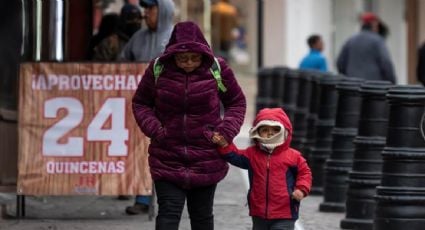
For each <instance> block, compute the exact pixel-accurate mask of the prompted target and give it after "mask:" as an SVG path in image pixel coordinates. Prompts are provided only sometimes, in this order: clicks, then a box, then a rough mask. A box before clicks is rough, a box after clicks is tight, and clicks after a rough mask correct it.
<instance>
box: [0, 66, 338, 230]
mask: <svg viewBox="0 0 425 230" xmlns="http://www.w3.org/2000/svg"><path fill="white" fill-rule="evenodd" d="M238 80H239V82H240V84H241V86H242V88H243V90H244V92H245V94H246V96H247V100H248V112H247V117H246V120H245V125H244V126H243V129H242V131H241V133H240V135H239V136H238V137H237V139H236V143H237V144H238V146H240V147H244V146H246V145H247V144H248V138H247V133H248V130H249V128H250V124H251V121H252V119H253V116H254V115H255V114H254V113H255V94H256V78H255V76H254V75H247V74H238ZM246 181H247V180H246V174H245V173H244V172H243V171H241V170H239V169H237V168H235V167H231V170H230V172H229V174H228V175H227V177H226V178H225V179H224V180H223V181H222V182H221V183H219V185H218V188H217V192H216V198H215V206H214V213H215V226H216V229H218V230H227V229H228V230H248V229H250V228H251V219H250V217H249V216H248V208H247V206H246V189H247V185H246V183H247V182H246ZM14 199H15V196H14V194H1V193H0V205H1V204H7V205H3V208H6V209H7V210H6V211H7V213H9V214H11V215H14V212H15V201H14ZM322 199H323V198H322V197H321V196H310V197H307V198H306V199H305V200H303V202H302V204H301V209H300V210H301V218H300V221H299V223H298V226H299V228H298V229H299V230H300V229H304V230H325V229H326V230H337V229H339V221H340V220H341V219H342V218H343V217H344V214H335V213H323V212H319V211H318V207H319V204H320V202H322ZM26 202H27V204H26V212H27V213H26V215H27V218H26V219H24V220H15V219H10V218H4V217H3V218H1V217H0V229H1V230H3V229H7V230H68V229H69V230H77V229H78V230H82V229H90V230H112V229H120V230H133V229H134V230H136V229H137V230H148V229H154V221H153V220H152V221H150V220H148V216H147V215H139V216H127V215H126V214H125V213H124V209H125V207H126V206H127V205H130V204H131V203H132V201H120V200H117V199H116V198H115V197H96V196H73V197H27V199H26ZM301 226H302V228H301ZM180 229H181V230H189V229H190V223H189V220H188V216H187V212H186V211H185V212H184V216H183V218H182V222H181V227H180Z"/></svg>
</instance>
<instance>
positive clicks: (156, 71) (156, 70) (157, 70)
mask: <svg viewBox="0 0 425 230" xmlns="http://www.w3.org/2000/svg"><path fill="white" fill-rule="evenodd" d="M163 69H164V66H163V65H162V64H161V63H160V62H159V57H157V58H155V62H154V63H153V76H154V77H155V85H156V82H157V81H158V78H159V75H161V73H162V70H163Z"/></svg>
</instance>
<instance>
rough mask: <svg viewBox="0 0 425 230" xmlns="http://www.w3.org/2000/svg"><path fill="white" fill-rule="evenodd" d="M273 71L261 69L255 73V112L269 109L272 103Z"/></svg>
mask: <svg viewBox="0 0 425 230" xmlns="http://www.w3.org/2000/svg"><path fill="white" fill-rule="evenodd" d="M272 78H273V69H272V68H262V69H260V70H259V71H258V73H257V98H256V112H258V111H259V110H261V109H263V108H267V107H270V106H271V105H272V104H273V103H272V88H273V81H272Z"/></svg>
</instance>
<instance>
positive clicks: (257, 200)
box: [219, 108, 312, 220]
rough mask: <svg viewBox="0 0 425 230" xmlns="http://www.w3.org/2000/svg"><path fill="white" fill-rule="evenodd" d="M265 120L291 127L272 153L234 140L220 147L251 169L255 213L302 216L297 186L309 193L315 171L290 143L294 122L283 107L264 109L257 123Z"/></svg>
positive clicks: (231, 159) (235, 162)
mask: <svg viewBox="0 0 425 230" xmlns="http://www.w3.org/2000/svg"><path fill="white" fill-rule="evenodd" d="M261 120H274V121H278V122H280V123H282V124H283V126H284V127H285V129H286V130H287V131H288V136H287V139H286V141H285V142H284V143H283V144H282V145H280V146H278V147H276V148H275V149H274V150H273V152H272V153H270V154H269V153H268V152H267V151H265V150H263V149H262V148H260V146H259V145H258V144H256V145H255V146H251V147H249V148H248V149H246V150H238V149H237V147H236V146H235V145H234V144H230V145H228V146H227V147H225V148H219V151H220V153H221V154H222V155H223V156H224V157H225V159H226V160H227V161H229V162H230V163H231V164H233V165H235V166H237V167H240V168H244V169H247V170H248V175H249V181H250V189H249V192H248V204H249V210H250V215H251V216H256V217H261V218H264V219H294V220H295V219H298V208H299V202H298V201H296V200H294V199H292V198H291V194H292V192H293V191H294V190H295V189H300V190H301V191H302V192H303V193H304V194H305V195H308V193H309V192H310V188H311V181H312V176H311V171H310V168H309V167H308V165H307V163H306V161H305V159H304V158H303V157H302V156H301V154H300V153H299V152H298V151H297V150H295V149H292V148H290V147H289V144H290V142H291V134H292V125H291V123H290V121H289V119H288V117H287V116H286V114H285V113H284V112H283V110H282V109H280V108H278V109H264V110H262V111H260V113H259V114H258V115H257V117H256V119H255V121H254V126H255V125H256V124H257V123H258V122H259V121H261Z"/></svg>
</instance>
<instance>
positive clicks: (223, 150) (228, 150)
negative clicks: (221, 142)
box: [218, 143, 236, 155]
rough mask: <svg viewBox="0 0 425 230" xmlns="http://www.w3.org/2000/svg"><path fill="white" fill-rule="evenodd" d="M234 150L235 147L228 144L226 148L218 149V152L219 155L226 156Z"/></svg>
mask: <svg viewBox="0 0 425 230" xmlns="http://www.w3.org/2000/svg"><path fill="white" fill-rule="evenodd" d="M235 149H236V146H235V145H234V144H233V143H229V144H228V145H227V146H226V147H218V152H219V153H220V154H221V155H226V154H228V153H230V152H234V151H235Z"/></svg>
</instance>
